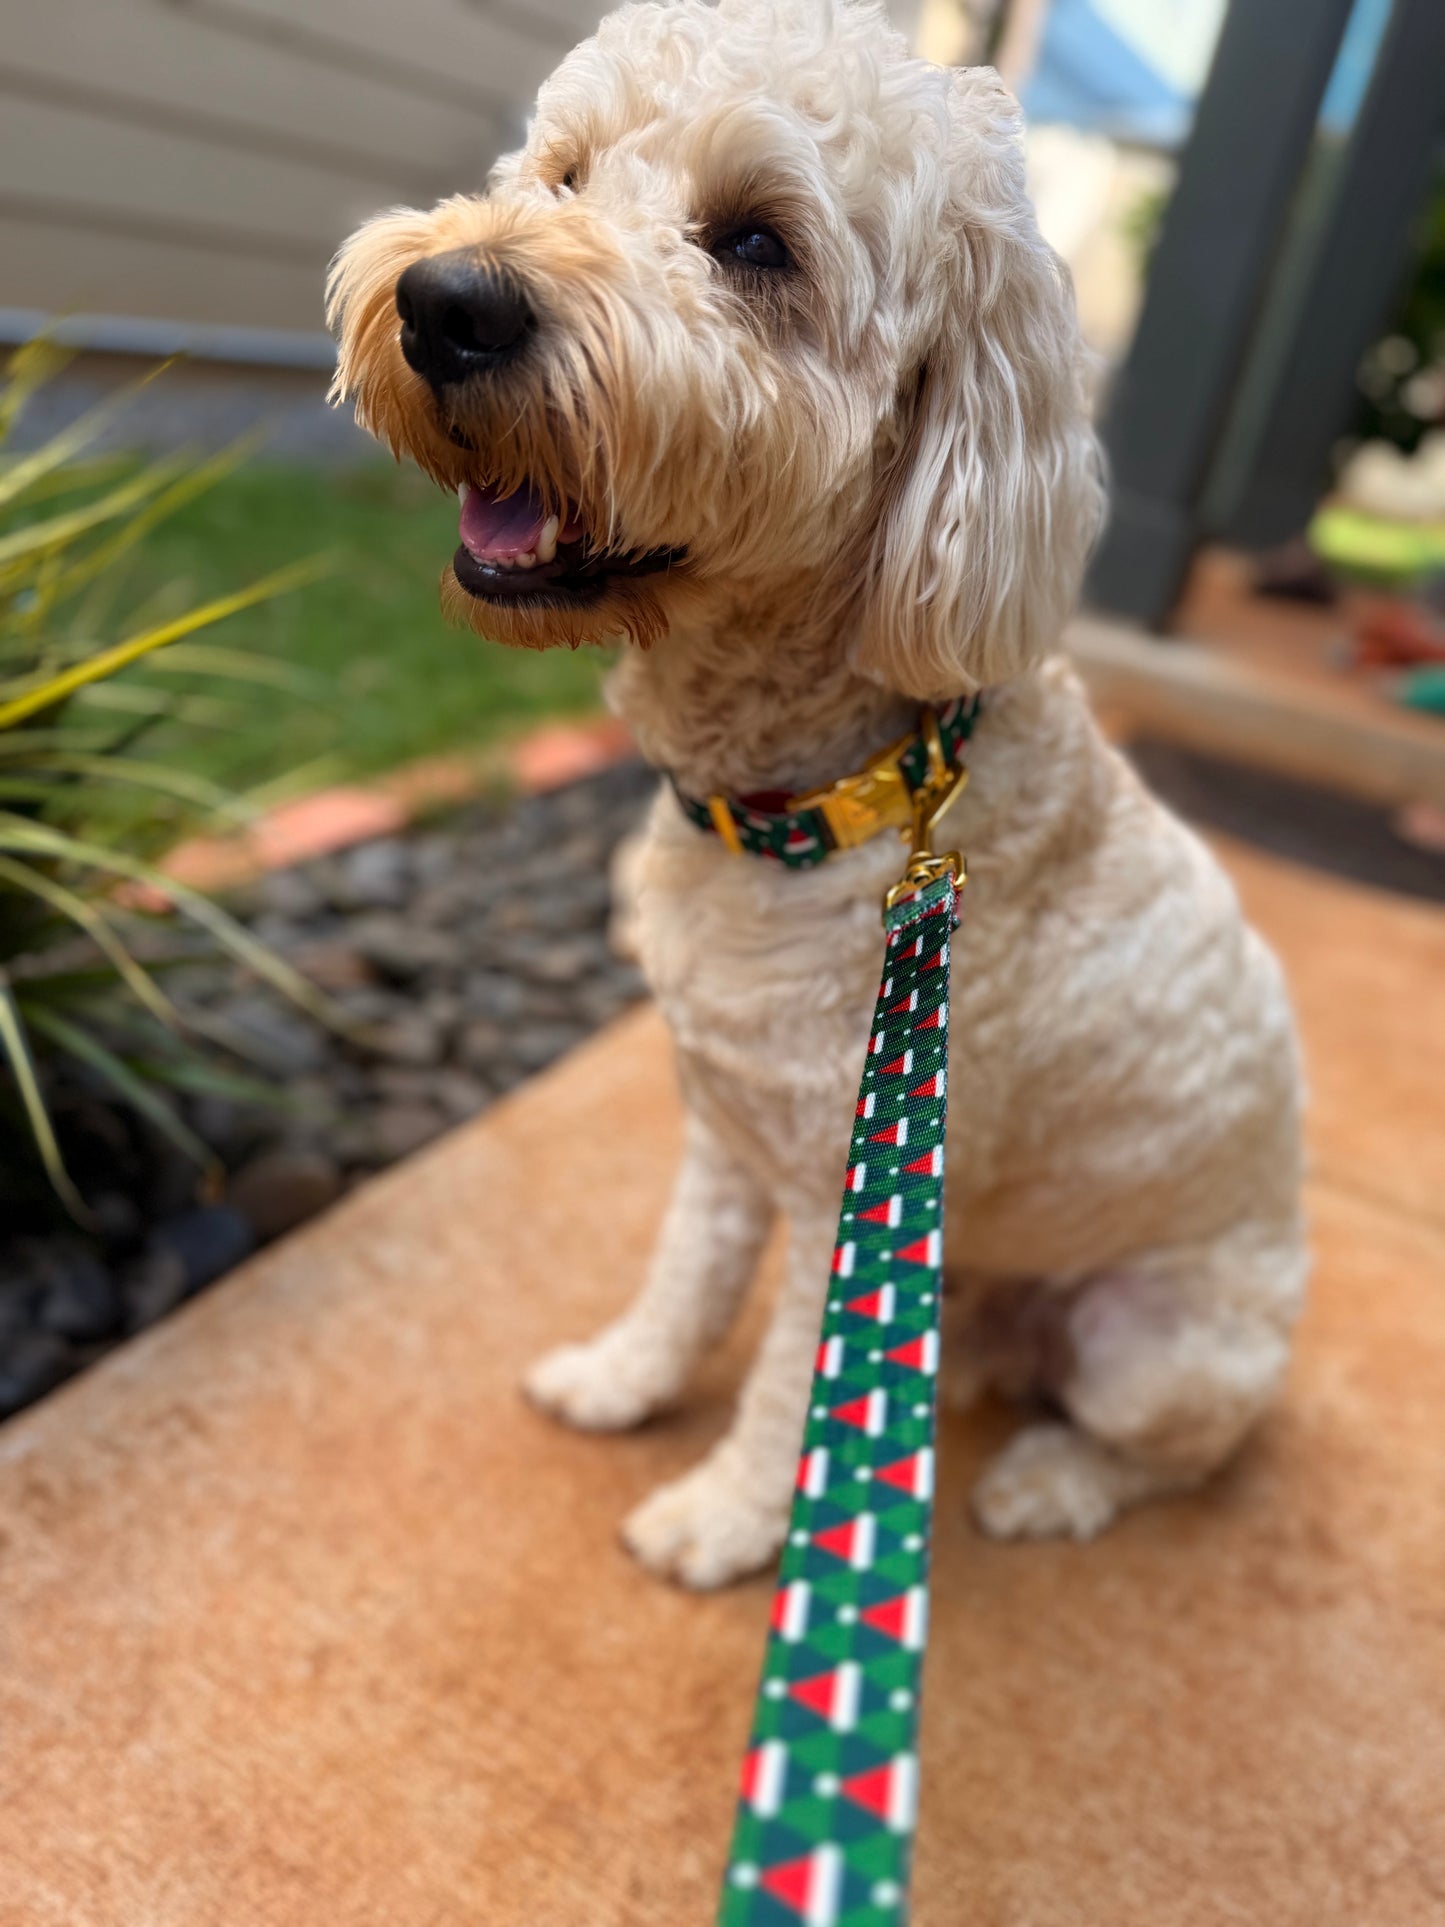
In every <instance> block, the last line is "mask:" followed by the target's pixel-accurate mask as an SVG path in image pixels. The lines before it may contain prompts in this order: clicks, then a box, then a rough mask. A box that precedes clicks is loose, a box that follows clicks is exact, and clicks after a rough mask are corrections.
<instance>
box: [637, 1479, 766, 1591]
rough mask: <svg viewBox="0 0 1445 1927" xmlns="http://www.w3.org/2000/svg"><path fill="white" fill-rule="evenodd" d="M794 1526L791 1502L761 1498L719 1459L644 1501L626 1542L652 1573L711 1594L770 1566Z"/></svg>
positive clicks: (661, 1487) (659, 1490) (659, 1489)
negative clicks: (785, 1536)
mask: <svg viewBox="0 0 1445 1927" xmlns="http://www.w3.org/2000/svg"><path fill="white" fill-rule="evenodd" d="M787 1525H788V1500H787V1498H786V1496H785V1497H784V1498H783V1501H782V1503H781V1504H769V1503H767V1502H766V1501H764V1500H762V1499H760V1498H759V1497H758V1495H757V1493H756V1490H750V1489H749V1487H748V1485H747V1484H746V1483H745V1482H744V1481H743V1480H742V1479H741V1478H739V1477H738V1475H737V1473H736V1472H735V1470H734V1469H733V1467H732V1466H731V1465H730V1463H729V1461H728V1459H727V1457H726V1456H725V1455H724V1454H721V1453H719V1454H715V1455H714V1456H713V1457H712V1458H710V1459H705V1460H704V1461H703V1463H702V1464H701V1465H699V1466H697V1467H696V1468H695V1469H694V1470H693V1471H691V1472H689V1473H688V1474H687V1475H686V1476H685V1477H684V1478H681V1479H675V1480H674V1481H673V1482H672V1484H670V1485H664V1486H659V1487H658V1489H657V1491H656V1492H654V1493H653V1494H652V1496H651V1497H650V1498H647V1499H644V1500H643V1502H642V1504H641V1505H640V1506H638V1507H637V1509H636V1510H635V1511H634V1512H633V1513H632V1514H631V1516H630V1517H629V1518H628V1519H627V1521H626V1523H625V1524H624V1526H623V1528H622V1538H623V1542H624V1543H625V1545H626V1546H627V1549H628V1550H629V1552H631V1553H633V1554H634V1556H635V1557H636V1558H638V1559H640V1560H641V1561H642V1563H643V1565H644V1566H646V1567H647V1568H648V1569H649V1571H651V1572H655V1573H657V1574H658V1576H659V1577H660V1578H663V1579H676V1580H679V1581H680V1582H681V1583H682V1584H683V1585H685V1586H694V1587H696V1588H697V1589H698V1590H699V1591H702V1592H705V1591H709V1590H711V1589H712V1588H713V1587H715V1586H726V1585H727V1584H728V1583H729V1582H730V1581H731V1580H734V1579H742V1578H745V1577H746V1576H747V1574H749V1573H751V1572H757V1571H758V1570H759V1569H760V1568H761V1567H763V1566H766V1565H767V1564H768V1563H769V1561H770V1560H772V1559H773V1557H774V1556H775V1555H776V1553H777V1551H778V1549H779V1547H780V1546H781V1545H782V1543H783V1536H784V1534H785V1533H786V1531H787Z"/></svg>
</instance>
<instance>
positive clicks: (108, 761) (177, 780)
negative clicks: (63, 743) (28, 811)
mask: <svg viewBox="0 0 1445 1927" xmlns="http://www.w3.org/2000/svg"><path fill="white" fill-rule="evenodd" d="M31 760H32V763H33V766H34V767H35V768H36V769H44V770H58V771H59V772H61V773H62V774H63V775H71V776H86V777H89V778H90V779H91V780H92V781H94V782H97V783H124V784H127V785H129V786H130V787H132V788H135V789H143V790H156V791H158V792H159V793H160V794H161V795H162V796H172V797H174V798H175V799H176V800H177V801H178V802H181V803H192V804H194V805H195V806H196V808H198V809H203V810H209V811H212V812H214V814H216V815H217V816H224V817H228V818H229V819H230V820H231V821H232V822H233V823H249V822H251V821H253V820H254V818H255V814H256V812H255V810H254V808H252V807H251V805H250V804H248V803H247V801H246V800H245V798H244V797H241V796H237V795H236V794H235V792H234V791H232V790H228V789H223V788H222V787H221V785H220V784H219V783H213V782H212V781H211V780H210V778H209V777H208V776H196V775H194V774H193V773H192V772H191V771H190V770H181V769H171V768H170V767H169V766H168V765H167V764H165V763H151V762H146V761H145V760H143V759H142V758H141V757H138V756H117V755H113V754H109V753H107V754H104V755H95V754H91V753H87V752H85V751H79V750H50V751H45V750H42V751H40V752H39V753H38V754H37V755H36V756H35V757H34V758H33V759H31Z"/></svg>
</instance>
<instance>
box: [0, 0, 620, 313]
mask: <svg viewBox="0 0 1445 1927" xmlns="http://www.w3.org/2000/svg"><path fill="white" fill-rule="evenodd" d="M604 11H605V6H604V5H603V4H602V0H595V3H594V0H544V4H543V5H541V6H534V5H533V4H531V0H406V4H404V5H401V6H398V5H396V4H395V0H40V3H39V4H35V5H29V4H27V5H22V6H17V7H13V8H11V9H9V10H8V13H7V19H6V26H5V33H4V35H3V36H0V309H14V310H20V309H41V310H45V311H48V312H77V311H79V312H82V313H100V314H109V315H130V316H139V317H151V318H154V319H156V320H158V321H177V322H186V323H202V324H212V325H226V326H233V327H237V326H239V327H255V328H271V329H297V330H316V329H318V328H319V327H320V326H321V286H322V280H323V277H324V274H325V269H326V263H327V261H328V259H329V258H330V256H331V254H332V252H333V250H334V249H335V247H336V245H337V243H338V241H340V240H341V239H342V237H343V236H344V235H345V234H347V233H348V232H349V231H350V229H351V228H352V227H353V226H354V225H355V224H356V222H357V221H358V220H360V219H362V218H363V217H364V216H365V215H367V214H369V213H372V212H374V211H375V210H376V209H378V208H381V207H386V206H390V205H392V204H394V203H397V202H414V203H422V204H426V203H428V202H430V201H431V200H434V199H435V198H436V197H437V196H439V195H441V194H444V193H449V192H454V191H456V190H458V189H462V188H466V187H467V186H470V185H473V184H477V183H480V181H481V180H482V179H483V177H484V176H485V173H486V170H487V168H488V167H489V165H490V164H491V162H492V160H493V159H494V158H495V156H496V155H497V154H498V153H499V152H501V151H502V150H503V149H504V148H505V147H506V146H508V145H510V144H512V143H513V142H514V141H515V140H516V139H517V138H518V137H519V135H520V133H521V131H522V127H523V124H524V120H525V116H526V113H527V110H528V107H529V104H530V102H531V99H532V96H533V94H534V93H535V91H536V88H537V85H538V83H539V81H541V79H542V78H543V77H544V76H545V75H546V74H547V73H548V72H549V71H550V70H551V68H552V67H553V66H554V65H555V64H556V62H557V60H558V59H559V58H560V56H561V55H562V53H563V52H565V50H566V49H567V47H568V46H570V45H571V44H572V43H573V42H574V41H575V40H577V39H579V38H580V37H581V36H582V35H584V34H585V33H588V32H590V31H591V28H592V27H593V25H594V24H595V22H596V20H597V18H598V17H599V16H600V15H601V13H602V12H604Z"/></svg>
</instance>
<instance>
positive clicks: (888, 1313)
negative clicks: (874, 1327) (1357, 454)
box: [843, 1285, 898, 1325]
mask: <svg viewBox="0 0 1445 1927" xmlns="http://www.w3.org/2000/svg"><path fill="white" fill-rule="evenodd" d="M897 1303H898V1293H897V1290H896V1289H895V1288H894V1286H892V1285H880V1286H879V1287H878V1289H877V1291H865V1292H864V1294H863V1296H862V1297H861V1298H850V1299H849V1300H848V1302H847V1304H846V1305H844V1307H843V1309H844V1311H851V1312H852V1313H853V1315H854V1316H855V1317H857V1318H876V1319H877V1320H878V1323H879V1324H880V1325H886V1324H888V1323H889V1322H890V1321H891V1320H892V1317H893V1313H894V1310H895V1308H896V1306H897Z"/></svg>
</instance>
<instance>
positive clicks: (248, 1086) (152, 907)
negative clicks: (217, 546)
mask: <svg viewBox="0 0 1445 1927" xmlns="http://www.w3.org/2000/svg"><path fill="white" fill-rule="evenodd" d="M65 359H66V357H65V356H64V354H63V352H62V351H61V350H59V349H58V348H56V347H55V346H54V345H53V344H51V343H48V342H46V341H44V340H40V341H35V342H31V343H30V344H28V345H27V346H25V347H22V348H21V349H20V350H18V351H17V352H16V353H15V354H14V356H13V357H12V359H11V361H10V363H9V365H8V368H7V369H6V371H5V373H4V375H3V377H0V1217H7V1216H8V1217H11V1218H12V1221H13V1218H14V1216H15V1214H16V1211H17V1205H19V1206H20V1207H21V1215H22V1216H23V1215H25V1212H26V1211H27V1210H28V1211H33V1210H34V1209H35V1208H36V1206H37V1200H41V1201H43V1199H44V1197H45V1196H47V1195H48V1196H49V1198H50V1199H51V1200H52V1201H55V1202H58V1203H59V1204H61V1205H63V1206H64V1208H65V1209H66V1210H67V1211H68V1212H69V1213H70V1214H71V1215H72V1216H73V1217H74V1218H76V1219H78V1220H80V1221H81V1222H82V1223H84V1222H86V1221H87V1218H88V1211H87V1205H86V1200H85V1198H84V1197H83V1196H82V1194H81V1187H79V1186H78V1185H77V1183H76V1181H75V1179H74V1177H73V1175H72V1172H71V1169H70V1165H69V1161H68V1158H67V1152H66V1141H65V1140H66V1130H65V1118H64V1104H65V1096H64V1093H66V1092H67V1091H75V1090H79V1091H81V1092H83V1093H84V1096H85V1101H86V1103H87V1105H88V1106H90V1107H92V1108H93V1107H94V1105H95V1103H96V1102H97V1100H99V1101H101V1102H103V1103H104V1104H108V1105H112V1106H123V1107H128V1108H129V1110H130V1111H132V1112H133V1113H138V1114H139V1115H140V1117H142V1118H143V1119H144V1120H145V1121H146V1123H147V1125H148V1126H149V1127H150V1128H151V1129H153V1130H154V1131H156V1132H159V1133H160V1134H161V1135H162V1136H163V1137H165V1138H166V1139H168V1140H169V1141H170V1142H171V1144H173V1145H174V1146H176V1147H178V1148H179V1149H181V1150H182V1151H184V1152H185V1153H186V1154H187V1155H188V1156H189V1157H190V1158H191V1159H192V1160H193V1161H194V1164H195V1166H196V1170H197V1179H198V1183H200V1182H202V1181H203V1179H204V1175H205V1174H206V1172H207V1171H208V1170H213V1164H212V1160H211V1157H210V1154H209V1152H208V1150H207V1147H206V1146H205V1144H204V1143H202V1142H201V1141H200V1139H199V1138H198V1137H197V1135H196V1134H195V1132H194V1131H193V1130H192V1128H191V1127H190V1125H189V1124H188V1123H187V1122H186V1119H185V1117H184V1115H183V1108H182V1105H181V1104H180V1103H179V1102H178V1099H180V1098H181V1097H182V1096H183V1095H184V1094H187V1093H189V1094H208V1093H209V1094H214V1095H218V1096H231V1097H233V1098H240V1099H242V1100H243V1101H250V1100H254V1099H255V1098H256V1097H258V1096H260V1095H263V1094H264V1092H263V1087H262V1086H261V1085H260V1083H259V1082H258V1080H257V1079H256V1078H255V1077H254V1076H253V1075H251V1074H250V1073H249V1071H248V1069H247V1066H246V1065H245V1062H244V1060H243V1059H242V1058H241V1057H240V1056H238V1054H237V1046H236V1040H234V1039H232V1038H229V1037H228V1036H226V1035H225V1034H224V1033H222V1032H220V1031H218V1030H217V1028H216V1027H215V1026H213V1025H212V1024H210V1023H209V1022H208V1020H207V1019H206V1018H205V1017H204V1016H202V1015H192V1016H190V1017H187V1016H186V1015H185V1014H183V1011H182V1008H181V1006H180V1005H179V1004H178V1003H177V1001H176V999H175V997H174V996H173V994H172V988H171V987H168V986H170V985H173V983H174V977H173V973H174V972H175V971H176V969H177V968H178V967H183V966H190V967H192V968H194V967H195V965H196V963H197V960H198V959H204V958H205V957H206V956H208V955H209V956H211V957H217V958H226V959H229V960H231V961H233V962H234V963H235V964H238V965H240V966H241V967H242V968H244V969H245V970H246V971H249V972H250V973H253V974H254V976H255V977H256V978H257V979H260V980H262V981H263V982H265V983H266V984H268V985H270V986H271V987H272V988H274V989H275V990H276V991H278V992H280V993H281V994H282V995H284V996H285V997H288V998H289V999H291V1000H292V1001H293V1002H295V1003H297V1004H299V1005H301V1006H303V1007H304V1008H306V1009H307V1010H309V1011H310V1012H311V1013H312V1014H314V1015H316V1016H318V1017H322V1018H325V1017H327V1016H328V1015H329V1013H328V1012H327V1010H326V1007H325V1005H324V1003H323V1000H322V999H321V998H320V997H319V996H318V995H317V993H316V992H315V991H314V990H313V989H312V988H311V987H310V986H309V985H308V984H307V983H306V982H305V981H304V979H303V978H301V977H300V976H298V974H297V973H296V972H295V971H294V970H293V969H291V968H290V967H289V966H288V965H287V964H286V963H284V962H283V960H282V959H280V958H279V957H277V956H276V955H275V954H274V953H273V952H271V951H270V950H268V949H267V948H266V947H265V946H264V945H262V944H260V943H258V942H257V941H256V940H255V939H254V938H253V937H252V936H251V935H250V934H249V933H248V932H247V930H246V929H245V928H244V927H243V925H242V924H241V923H240V922H238V921H237V920H236V919H235V918H234V917H233V916H232V915H230V914H229V913H228V912H227V911H226V910H224V909H222V908H221V907H220V906H219V905H218V904H216V903H214V902H212V901H210V900H209V899H208V898H207V897H206V896H204V895H202V894H201V893H199V892H197V891H196V890H193V889H190V888H187V887H186V886H184V885H182V884H180V883H178V882H176V881H174V880H172V879H170V878H168V877H167V876H166V875H165V874H164V871H163V870H162V869H161V868H160V867H159V864H158V859H159V858H160V857H161V856H162V855H163V853H164V852H165V850H166V849H168V848H170V847H171V846H173V845H174V844H175V843H176V842H177V841H178V840H179V839H180V838H181V837H183V836H185V835H187V834H189V833H191V832H193V831H195V830H196V829H198V828H200V827H206V826H209V827H213V828H214V827H215V826H217V825H218V824H222V823H231V824H234V823H237V822H239V821H243V820H244V819H245V817H246V815H247V813H248V811H247V805H246V804H245V802H244V801H243V800H242V799H240V798H238V797H237V796H235V795H233V794H230V793H228V792H227V791H226V790H225V789H223V788H221V787H218V786H217V785H216V784H214V783H213V782H211V781H209V780H208V779H207V778H206V777H205V776H203V775H201V774H198V773H197V770H196V768H195V763H196V761H197V759H196V757H195V756H194V755H191V756H190V757H188V758H186V759H184V761H182V760H180V759H177V758H176V757H175V756H174V755H172V754H170V753H169V751H168V749H167V748H165V747H163V748H162V749H161V750H160V751H159V752H156V751H155V750H154V749H153V744H152V739H153V738H156V737H160V738H162V739H163V743H164V745H171V744H174V742H175V741H176V740H177V736H178V731H177V727H176V726H177V725H178V724H179V725H182V726H184V727H183V730H182V731H181V732H180V733H181V734H182V735H188V736H189V737H190V739H191V741H192V743H193V742H194V738H195V735H196V734H198V733H205V732H211V733H219V732H224V731H225V730H226V728H227V726H228V724H229V723H230V722H231V720H232V719H233V718H234V717H237V716H244V715H245V714H246V713H247V709H248V706H254V705H255V704H256V703H257V702H258V701H264V702H268V703H271V704H274V703H276V702H278V701H281V702H287V701H296V700H301V699H303V696H304V691H303V690H302V689H301V687H300V684H299V680H298V679H297V678H295V677H293V676H292V675H291V674H290V673H289V672H288V670H287V667H286V665H285V664H284V663H279V662H277V661H276V660H275V659H274V658H270V657H264V656H260V655H256V654H251V653H247V652H244V651H239V650H236V649H234V648H227V647H225V646H224V645H223V644H222V643H218V642H213V641H211V640H210V639H209V632H210V631H211V630H213V629H215V628H216V627H217V626H218V625H220V624H222V623H224V622H225V621H226V619H227V618H228V617H230V616H233V615H236V614H238V613H239V612H240V611H242V610H244V609H248V608H252V607H255V606H256V605H258V604H261V603H264V602H266V601H269V600H270V599H272V598H275V597H278V596H283V595H285V594H286V593H287V592H288V591H290V590H292V589H295V588H298V587H300V586H301V585H302V584H304V583H306V582H309V581H312V580H314V579H315V578H316V577H317V575H318V574H319V573H321V572H322V571H323V569H324V566H325V565H324V563H323V562H321V561H318V560H314V559H311V560H304V561H300V562H297V563H295V564H293V565H291V566H289V567H286V568H283V569H281V570H280V571H278V572H276V573H272V574H270V575H268V576H266V577H265V578H264V579H262V580H259V581H255V582H252V583H250V584H249V585H245V586H237V587H236V588H235V589H234V590H231V591H230V592H228V593H226V594H223V595H220V596H218V597H215V598H213V599H211V600H208V601H205V602H202V603H200V604H199V605H196V606H188V605H187V603H186V598H185V593H184V585H181V584H170V585H167V586H164V587H162V589H161V590H160V591H159V592H157V591H156V590H155V588H154V587H153V586H152V587H150V588H148V589H147V590H146V591H145V592H144V593H143V594H141V595H139V596H137V595H136V593H135V592H134V590H133V588H132V587H131V581H132V576H133V573H134V572H133V568H132V565H133V563H134V561H135V559H136V558H137V556H138V555H139V554H140V553H141V552H142V551H143V546H144V544H145V543H146V541H147V538H148V537H149V536H150V534H151V532H152V531H153V530H155V529H157V528H158V527H159V526H160V525H161V524H162V523H163V522H164V521H165V520H166V518H168V517H169V516H171V515H173V514H175V513H176V512H177V511H178V510H181V509H183V508H185V507H186V506H187V505H188V504H190V503H192V502H193V501H195V499H196V498H197V497H198V496H199V495H201V494H202V493H203V492H204V491H206V490H208V489H210V488H212V487H213V486H214V485H215V484H216V483H217V482H219V481H221V480H222V479H223V478H224V477H226V476H228V475H229V474H230V473H231V472H232V471H233V470H234V469H235V468H236V466H237V464H238V463H239V462H240V461H241V460H242V459H243V458H244V455H245V453H246V451H245V450H244V449H233V450H230V451H228V452H226V453H223V454H221V455H218V456H212V457H207V458H197V457H194V456H173V457H166V458H163V459H156V460H149V461H147V460H140V459H137V458H134V457H123V456H112V455H106V454H97V453H95V452H94V451H95V447H96V444H97V442H98V441H99V440H100V438H101V437H102V435H103V433H104V431H105V430H106V429H107V428H108V427H109V426H110V424H111V422H112V420H113V418H114V417H115V415H116V414H117V413H118V411H119V410H120V409H121V408H123V407H124V405H125V401H126V399H127V396H126V395H121V396H119V397H117V398H116V399H115V400H113V401H107V402H106V403H104V404H103V405H102V406H100V407H98V408H96V409H93V410H91V411H90V412H89V413H88V414H87V415H85V416H84V417H83V418H82V419H80V420H79V421H77V422H76V423H75V424H74V425H73V426H71V427H69V428H67V429H65V430H64V431H63V432H61V433H58V434H56V435H55V436H54V437H53V438H52V439H51V440H50V441H48V442H47V443H46V444H45V445H44V446H42V447H39V448H36V449H34V450H32V451H28V452H26V453H23V454H14V455H12V454H10V453H9V452H8V442H9V438H10V436H11V433H12V431H13V429H14V426H15V423H16V420H17V418H18V417H19V415H20V413H21V411H22V409H23V408H24V407H25V405H26V403H27V401H28V400H29V399H30V398H31V396H32V395H33V394H34V393H35V391H36V390H37V389H38V388H39V387H40V386H41V385H42V384H43V383H44V382H46V381H48V380H49V379H51V378H52V377H53V376H54V375H55V374H56V373H57V372H58V371H59V369H60V367H61V366H63V364H64V361H65ZM153 378H154V377H147V379H153ZM177 675H179V680H177ZM168 677H169V679H170V682H169V686H168ZM277 774H279V772H277ZM42 1208H43V1202H42Z"/></svg>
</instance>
